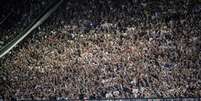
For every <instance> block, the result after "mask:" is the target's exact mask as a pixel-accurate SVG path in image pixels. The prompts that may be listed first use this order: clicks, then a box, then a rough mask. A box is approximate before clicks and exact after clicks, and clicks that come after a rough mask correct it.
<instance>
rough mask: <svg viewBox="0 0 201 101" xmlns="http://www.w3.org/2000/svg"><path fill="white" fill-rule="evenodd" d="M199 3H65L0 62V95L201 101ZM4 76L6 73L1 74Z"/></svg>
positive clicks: (91, 0) (129, 0)
mask: <svg viewBox="0 0 201 101" xmlns="http://www.w3.org/2000/svg"><path fill="white" fill-rule="evenodd" d="M200 3H201V2H200V1H199V0H198V1H196V0H176V1H175V0H170V1H165V0H163V1H148V0H124V1H123V0H114V1H113V0H82V1H81V0H68V1H64V2H63V4H62V6H61V7H60V8H59V9H58V10H57V11H56V13H54V14H53V16H52V17H51V18H50V19H48V20H49V21H48V22H45V24H43V26H41V27H39V28H38V30H37V31H35V32H34V33H33V34H32V35H31V36H29V37H28V38H27V39H25V42H23V43H21V45H19V46H18V48H17V49H16V50H14V51H13V54H11V55H7V57H6V58H5V59H2V60H1V61H0V62H1V68H4V69H3V70H4V71H5V72H6V73H0V74H2V76H1V75H0V80H1V81H2V82H0V83H2V87H1V86H0V94H2V96H6V97H8V96H14V97H18V98H26V97H33V98H48V97H54V96H57V97H64V98H73V99H97V98H133V97H198V96H201V68H200V67H201V36H200V34H201V20H200V19H201V4H200ZM5 69H6V70H5Z"/></svg>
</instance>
